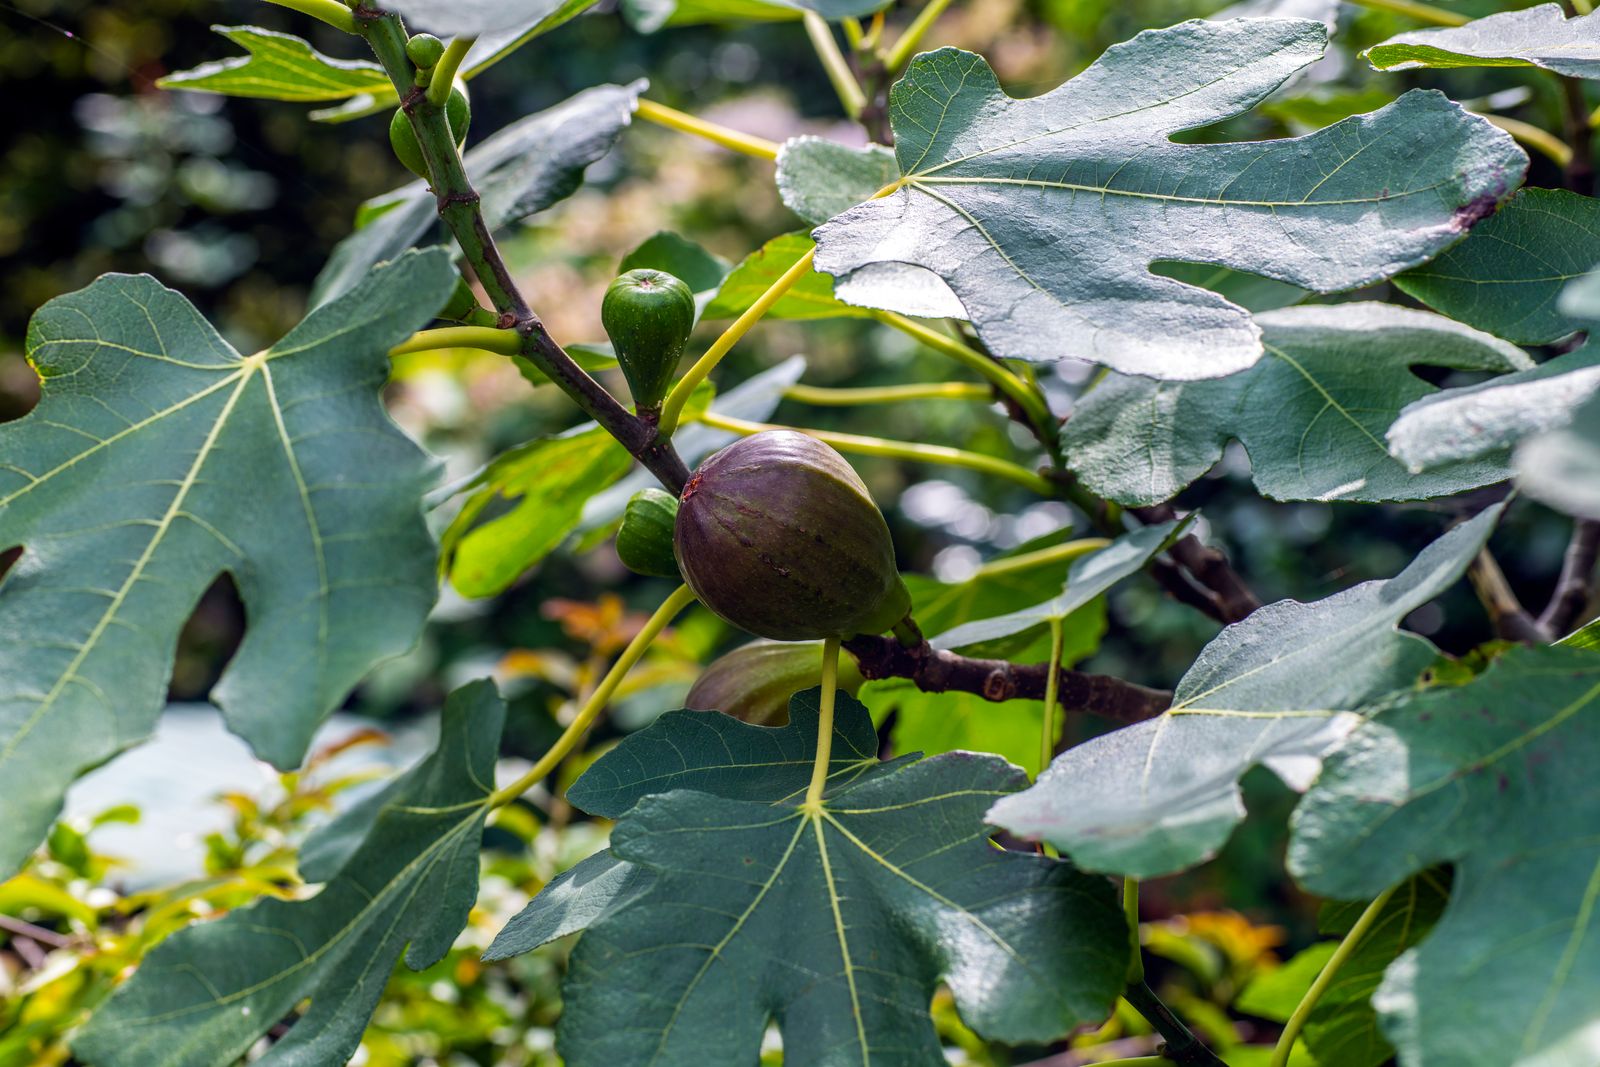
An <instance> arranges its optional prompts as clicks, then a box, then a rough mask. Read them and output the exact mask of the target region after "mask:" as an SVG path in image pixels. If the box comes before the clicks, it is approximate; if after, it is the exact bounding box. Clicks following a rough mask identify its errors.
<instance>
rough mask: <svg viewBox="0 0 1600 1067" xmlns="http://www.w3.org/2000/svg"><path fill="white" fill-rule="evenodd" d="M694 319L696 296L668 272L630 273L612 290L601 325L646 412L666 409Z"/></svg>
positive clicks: (603, 304)
mask: <svg viewBox="0 0 1600 1067" xmlns="http://www.w3.org/2000/svg"><path fill="white" fill-rule="evenodd" d="M694 318H695V309H694V293H692V292H691V291H690V290H689V286H688V285H687V284H685V283H684V281H683V280H682V279H681V278H678V277H677V276H675V275H672V274H668V273H667V272H666V271H664V270H650V269H648V268H643V267H641V268H639V269H637V270H630V271H628V272H627V273H625V274H622V275H619V276H618V277H617V279H616V280H615V281H613V282H612V283H611V285H610V286H608V287H607V288H606V295H605V297H604V299H602V300H601V301H600V322H601V325H603V326H604V327H605V328H606V334H607V336H609V337H610V338H611V346H612V347H613V348H614V349H616V352H617V363H618V364H619V365H620V366H621V367H622V374H623V376H624V377H626V378H627V379H628V389H629V391H631V392H632V393H633V402H634V404H635V405H637V406H638V408H639V410H640V411H646V410H654V409H658V408H660V407H661V399H662V397H664V396H666V395H667V389H668V387H670V386H671V385H672V379H673V376H674V375H675V374H676V373H677V371H678V363H679V361H681V360H682V359H683V346H684V345H685V344H686V343H687V342H688V340H689V331H691V330H693V329H694Z"/></svg>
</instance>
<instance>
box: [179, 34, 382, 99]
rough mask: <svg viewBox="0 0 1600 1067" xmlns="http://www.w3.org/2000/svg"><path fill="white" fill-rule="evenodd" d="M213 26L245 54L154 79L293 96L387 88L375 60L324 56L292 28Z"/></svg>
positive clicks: (231, 92) (343, 95)
mask: <svg viewBox="0 0 1600 1067" xmlns="http://www.w3.org/2000/svg"><path fill="white" fill-rule="evenodd" d="M215 29H216V31H217V32H218V33H220V34H222V36H224V37H226V38H227V39H228V40H230V41H232V42H233V43H234V44H236V45H239V46H240V47H241V48H243V49H244V50H245V51H246V52H248V53H249V55H247V56H240V57H239V58H236V59H223V60H218V61H216V62H214V63H206V64H204V65H202V66H198V67H195V68H194V69H193V70H183V71H179V72H178V73H176V74H169V75H167V76H166V77H165V78H162V79H161V80H160V82H158V83H157V84H158V85H160V87H161V88H163V89H190V90H194V91H197V92H206V93H224V94H226V95H228V96H254V97H261V98H263V99H267V100H295V101H315V100H344V99H347V98H349V97H352V96H357V95H359V94H361V93H374V92H382V91H383V90H385V89H388V88H390V86H389V77H388V75H386V74H385V73H384V72H383V68H382V67H380V66H378V64H376V63H373V62H370V61H368V60H364V59H334V58H332V57H330V56H325V55H323V54H322V53H321V52H318V51H317V50H316V49H315V48H312V47H311V45H310V43H308V42H307V41H305V40H302V39H301V38H299V37H296V36H294V35H293V34H288V33H277V32H275V31H273V30H264V29H262V28H261V27H259V26H217V27H215Z"/></svg>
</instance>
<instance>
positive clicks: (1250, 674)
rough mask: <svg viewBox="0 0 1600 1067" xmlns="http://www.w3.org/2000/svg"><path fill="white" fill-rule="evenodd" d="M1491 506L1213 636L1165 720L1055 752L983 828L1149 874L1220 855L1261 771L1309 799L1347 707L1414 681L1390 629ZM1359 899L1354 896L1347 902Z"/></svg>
mask: <svg viewBox="0 0 1600 1067" xmlns="http://www.w3.org/2000/svg"><path fill="white" fill-rule="evenodd" d="M1502 507H1503V505H1497V506H1496V507H1493V508H1490V509H1489V510H1487V511H1484V512H1483V513H1482V514H1480V515H1478V516H1477V517H1476V518H1474V519H1472V520H1471V521H1470V522H1466V523H1462V524H1461V525H1460V526H1457V527H1456V528H1455V529H1453V530H1451V531H1450V532H1449V533H1447V534H1445V535H1444V536H1443V537H1441V538H1439V539H1438V540H1437V541H1435V542H1434V543H1433V544H1431V545H1429V546H1428V547H1427V548H1426V549H1424V550H1423V551H1422V553H1421V555H1419V556H1417V558H1416V559H1415V560H1413V561H1412V562H1411V565H1410V566H1408V567H1407V568H1406V569H1405V570H1404V571H1402V572H1401V573H1400V574H1399V575H1397V576H1395V577H1394V578H1391V579H1388V580H1386V581H1375V582H1364V583H1362V584H1361V585H1358V586H1355V587H1354V588H1351V589H1347V590H1345V591H1344V592H1342V593H1337V594H1335V595H1333V596H1331V597H1328V598H1327V599H1326V600H1320V601H1316V602H1315V603H1311V604H1302V603H1299V602H1298V601H1294V600H1280V601H1278V602H1277V603H1275V604H1268V605H1267V606H1265V607H1263V608H1258V609H1257V610H1256V611H1255V612H1254V613H1253V614H1252V615H1250V617H1249V618H1247V619H1245V620H1244V621H1243V622H1238V623H1235V624H1233V625H1232V626H1229V627H1228V628H1227V629H1225V630H1223V631H1222V633H1220V634H1219V635H1217V637H1216V639H1215V640H1213V641H1212V642H1211V643H1210V644H1209V645H1207V646H1206V647H1205V649H1204V650H1203V651H1202V652H1201V653H1200V657H1199V658H1198V659H1197V660H1195V663H1194V666H1192V667H1190V668H1189V671H1188V673H1187V674H1185V675H1184V676H1183V679H1182V680H1181V681H1180V682H1179V683H1178V688H1177V691H1176V692H1175V693H1174V694H1173V702H1172V710H1170V711H1168V712H1165V713H1164V714H1162V715H1160V716H1158V717H1157V718H1154V719H1151V720H1148V721H1146V722H1142V723H1138V724H1136V725H1134V726H1129V727H1126V728H1124V729H1121V730H1117V731H1114V732H1113V733H1109V734H1105V735H1103V736H1101V737H1097V738H1095V739H1093V740H1091V741H1089V742H1087V743H1085V744H1082V745H1079V746H1077V747H1076V748H1073V749H1070V750H1068V751H1067V752H1065V753H1064V754H1062V755H1061V756H1059V757H1058V758H1057V759H1056V761H1055V762H1054V763H1052V764H1051V765H1050V767H1049V769H1048V770H1046V771H1045V772H1044V774H1043V775H1041V776H1040V778H1039V781H1038V782H1037V783H1036V784H1035V785H1034V786H1033V788H1031V789H1029V790H1027V791H1025V792H1022V793H1019V794H1017V795H1016V796H1014V797H1007V798H1005V799H1004V800H1001V801H999V802H998V803H996V804H995V806H994V807H993V808H992V809H991V810H990V812H989V817H990V819H991V820H992V821H993V822H994V823H995V824H996V825H997V826H1001V827H1004V828H1005V829H1007V830H1010V831H1011V832H1012V833H1015V834H1017V835H1019V836H1021V837H1023V838H1025V839H1028V840H1041V841H1048V842H1049V843H1051V844H1053V845H1055V846H1056V847H1057V848H1059V849H1061V851H1062V852H1063V854H1068V855H1070V856H1071V857H1072V858H1073V859H1074V860H1075V861H1076V862H1077V863H1078V864H1079V865H1080V866H1082V867H1084V868H1086V869H1088V870H1097V871H1106V872H1109V873H1115V874H1124V875H1131V876H1133V877H1137V878H1148V877H1154V876H1156V875H1163V874H1170V873H1172V872H1175V871H1179V870H1182V869H1184V868H1185V867H1189V866H1193V865H1194V864H1196V863H1199V862H1201V861H1203V860H1206V859H1209V858H1210V857H1211V856H1213V855H1215V854H1216V851H1217V849H1219V848H1220V847H1221V846H1222V844H1223V843H1224V842H1225V841H1226V840H1227V839H1228V835H1229V834H1230V833H1232V831H1233V828H1234V826H1236V825H1237V824H1238V822H1239V820H1240V819H1242V818H1243V817H1244V807H1243V804H1242V802H1241V799H1240V790H1239V779H1240V778H1241V777H1242V776H1243V775H1244V773H1245V772H1246V771H1247V770H1249V769H1250V768H1251V767H1254V766H1256V765H1257V764H1265V765H1266V766H1267V767H1269V768H1271V769H1272V770H1273V771H1274V772H1276V773H1277V774H1278V775H1279V777H1281V778H1283V779H1284V780H1285V781H1286V782H1288V783H1289V784H1290V785H1291V786H1293V787H1297V788H1302V789H1303V788H1305V785H1306V783H1307V782H1309V780H1310V779H1311V778H1312V777H1313V775H1314V774H1315V772H1316V768H1317V765H1318V760H1319V758H1320V757H1321V755H1322V754H1323V753H1324V752H1325V751H1326V750H1327V749H1328V748H1329V746H1331V745H1332V744H1333V743H1334V742H1336V741H1337V740H1338V739H1339V738H1340V737H1341V736H1343V735H1344V734H1346V733H1348V732H1349V731H1350V730H1351V729H1352V728H1353V727H1354V725H1355V724H1356V723H1357V722H1359V721H1360V720H1359V718H1358V717H1357V716H1356V715H1354V714H1351V713H1350V712H1348V711H1346V710H1345V709H1357V708H1362V707H1365V706H1366V705H1369V704H1371V703H1372V702H1373V701H1375V700H1378V699H1380V698H1382V697H1384V696H1387V695H1388V694H1391V693H1394V692H1396V691H1398V690H1402V689H1405V688H1407V687H1408V686H1410V685H1412V684H1413V683H1414V682H1415V681H1416V680H1417V678H1418V676H1420V675H1421V673H1422V672H1423V670H1424V669H1426V668H1427V666H1428V665H1429V664H1430V663H1431V662H1432V661H1433V660H1434V658H1435V657H1436V656H1437V655H1438V650H1437V649H1435V648H1434V647H1433V646H1432V645H1431V644H1429V643H1428V642H1427V641H1426V640H1424V639H1423V638H1421V637H1418V636H1417V635H1415V634H1411V633H1404V632H1401V631H1399V630H1398V629H1397V626H1398V625H1399V623H1400V620H1401V619H1403V618H1405V617H1406V615H1408V614H1410V613H1411V612H1412V611H1414V610H1415V609H1416V608H1418V607H1421V606H1422V605H1423V604H1426V603H1427V602H1428V601H1430V600H1432V599H1433V598H1434V597H1436V596H1438V595H1439V594H1440V593H1442V592H1443V591H1444V590H1445V589H1447V588H1449V587H1450V586H1451V585H1452V584H1454V583H1455V581H1456V580H1457V579H1458V578H1460V577H1461V574H1462V572H1463V571H1465V570H1466V567H1467V564H1468V562H1470V561H1471V559H1472V557H1473V556H1474V555H1476V554H1477V551H1478V549H1479V548H1481V547H1482V545H1483V543H1484V542H1485V541H1486V540H1487V539H1488V536H1489V533H1490V531H1491V530H1492V529H1493V528H1494V524H1495V522H1496V521H1497V520H1498V519H1499V515H1500V510H1501V508H1502ZM1359 892H1360V891H1358V893H1355V894H1350V895H1358V894H1359Z"/></svg>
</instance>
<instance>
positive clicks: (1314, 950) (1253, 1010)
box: [1233, 941, 1339, 1023]
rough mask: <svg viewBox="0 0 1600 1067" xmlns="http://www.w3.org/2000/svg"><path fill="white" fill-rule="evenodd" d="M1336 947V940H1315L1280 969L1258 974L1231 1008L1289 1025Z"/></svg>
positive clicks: (1337, 945) (1337, 944)
mask: <svg viewBox="0 0 1600 1067" xmlns="http://www.w3.org/2000/svg"><path fill="white" fill-rule="evenodd" d="M1338 947H1339V943H1338V942H1337V941H1318V942H1317V943H1316V944H1314V945H1312V946H1311V947H1310V948H1307V949H1304V950H1302V951H1300V952H1297V953H1295V954H1294V955H1293V956H1292V957H1291V958H1290V959H1289V960H1288V961H1287V962H1285V963H1284V965H1283V966H1282V967H1276V968H1273V969H1272V970H1270V971H1258V972H1257V973H1256V974H1255V975H1254V976H1253V977H1252V978H1251V979H1250V984H1249V985H1247V986H1245V987H1244V992H1242V993H1240V994H1239V998H1238V999H1237V1000H1235V1001H1234V1002H1233V1007H1234V1009H1235V1010H1236V1011H1242V1012H1244V1013H1245V1014H1246V1015H1259V1016H1260V1017H1261V1018H1263V1019H1271V1020H1272V1021H1273V1022H1275V1023H1282V1022H1288V1021H1289V1016H1291V1015H1293V1014H1294V1009H1295V1008H1297V1007H1299V1006H1300V1001H1301V1000H1303V999H1304V998H1305V995H1306V992H1307V991H1308V990H1309V989H1310V988H1311V983H1312V982H1315V981H1316V980H1317V975H1319V974H1321V973H1322V968H1323V967H1324V966H1326V965H1327V963H1328V957H1329V956H1332V955H1333V950H1334V949H1336V948H1338Z"/></svg>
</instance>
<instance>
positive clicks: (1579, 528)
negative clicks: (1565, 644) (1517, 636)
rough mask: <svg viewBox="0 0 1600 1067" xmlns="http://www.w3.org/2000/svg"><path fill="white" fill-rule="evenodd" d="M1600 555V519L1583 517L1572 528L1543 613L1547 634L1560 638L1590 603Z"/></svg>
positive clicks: (1544, 627)
mask: <svg viewBox="0 0 1600 1067" xmlns="http://www.w3.org/2000/svg"><path fill="white" fill-rule="evenodd" d="M1597 557H1600V522H1597V521H1595V520H1594V519H1579V520H1578V522H1577V525H1575V526H1573V528H1572V540H1570V541H1568V542H1567V552H1566V555H1565V556H1563V557H1562V560H1561V575H1560V577H1558V578H1557V579H1556V588H1555V592H1554V593H1552V594H1551V595H1550V603H1549V604H1548V605H1547V606H1546V607H1545V609H1544V611H1542V612H1540V614H1539V627H1540V629H1542V630H1543V631H1544V632H1545V635H1546V637H1547V638H1556V637H1561V636H1562V635H1564V634H1565V633H1566V632H1567V631H1568V630H1570V629H1572V626H1573V624H1574V623H1576V622H1577V621H1578V620H1579V619H1580V618H1582V617H1583V613H1584V609H1585V608H1587V607H1588V606H1589V590H1590V586H1591V585H1592V584H1593V580H1594V565H1595V560H1596V558H1597Z"/></svg>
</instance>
